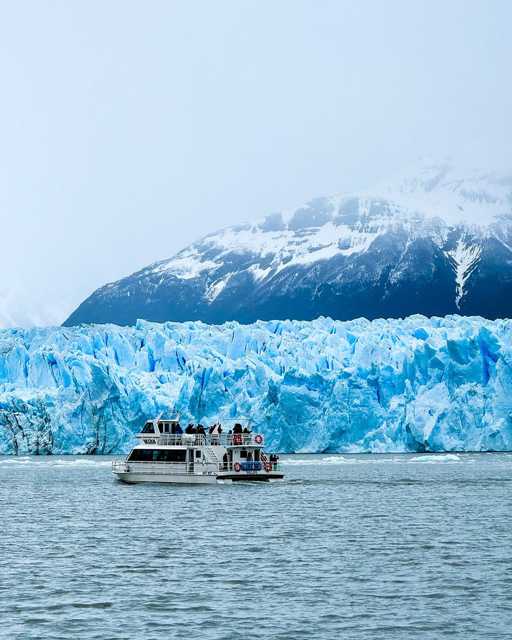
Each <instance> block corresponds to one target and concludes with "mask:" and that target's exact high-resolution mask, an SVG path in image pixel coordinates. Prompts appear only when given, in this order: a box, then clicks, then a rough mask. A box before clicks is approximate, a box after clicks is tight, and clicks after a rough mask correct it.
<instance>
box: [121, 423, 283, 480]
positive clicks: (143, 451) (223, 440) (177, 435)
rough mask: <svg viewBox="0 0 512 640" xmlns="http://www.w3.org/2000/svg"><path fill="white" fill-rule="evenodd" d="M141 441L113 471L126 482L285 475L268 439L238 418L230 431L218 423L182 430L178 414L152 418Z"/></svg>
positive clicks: (275, 476) (144, 430)
mask: <svg viewBox="0 0 512 640" xmlns="http://www.w3.org/2000/svg"><path fill="white" fill-rule="evenodd" d="M137 438H138V439H139V440H140V443H139V444H138V445H137V446H135V447H134V448H133V449H132V450H131V452H130V454H129V455H128V456H127V457H126V459H125V460H123V461H114V462H113V463H112V473H113V474H114V475H115V476H116V477H117V478H118V479H119V480H122V481H123V482H128V483H132V484H133V483H138V482H165V483H170V484H215V483H217V482H218V481H222V482H237V481H238V482H239V481H245V482H249V481H252V482H255V481H258V482H269V481H271V480H282V479H283V474H282V472H281V470H280V467H279V464H278V461H279V457H278V456H277V455H275V454H266V453H265V452H264V450H263V442H264V438H263V436H262V435H261V434H260V433H252V432H251V431H250V430H249V429H248V428H247V427H246V428H245V429H243V428H242V425H241V424H240V423H238V422H235V424H234V426H233V429H231V430H230V431H229V433H224V432H223V431H222V426H221V424H219V423H217V424H215V425H212V427H211V428H210V429H209V430H208V432H206V430H205V429H204V427H202V426H201V425H192V424H190V425H189V426H188V428H187V429H186V430H185V432H184V431H183V429H182V427H181V425H180V422H179V420H178V419H165V418H162V417H159V418H156V419H155V420H149V421H147V422H146V424H145V425H144V427H143V429H142V431H141V432H140V433H139V434H137Z"/></svg>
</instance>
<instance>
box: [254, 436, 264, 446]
mask: <svg viewBox="0 0 512 640" xmlns="http://www.w3.org/2000/svg"><path fill="white" fill-rule="evenodd" d="M254 442H255V443H256V444H261V443H262V442H263V438H262V437H261V435H260V434H259V433H258V434H257V435H256V436H255V437H254Z"/></svg>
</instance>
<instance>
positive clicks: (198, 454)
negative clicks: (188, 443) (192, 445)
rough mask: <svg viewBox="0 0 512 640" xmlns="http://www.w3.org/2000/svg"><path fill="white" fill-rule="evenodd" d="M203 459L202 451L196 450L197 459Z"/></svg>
mask: <svg viewBox="0 0 512 640" xmlns="http://www.w3.org/2000/svg"><path fill="white" fill-rule="evenodd" d="M200 457H201V449H196V458H200Z"/></svg>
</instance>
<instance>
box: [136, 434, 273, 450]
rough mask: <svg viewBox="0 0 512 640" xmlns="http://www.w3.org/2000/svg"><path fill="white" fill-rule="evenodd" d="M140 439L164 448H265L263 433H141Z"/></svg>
mask: <svg viewBox="0 0 512 640" xmlns="http://www.w3.org/2000/svg"><path fill="white" fill-rule="evenodd" d="M139 437H140V438H142V439H143V440H148V441H149V440H150V441H151V442H150V444H157V443H158V444H159V445H164V446H196V447H201V446H224V447H234V446H251V445H256V446H263V444H264V438H263V435H262V434H261V433H220V434H214V433H162V434H157V435H154V434H147V433H141V434H139Z"/></svg>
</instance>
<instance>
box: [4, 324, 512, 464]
mask: <svg viewBox="0 0 512 640" xmlns="http://www.w3.org/2000/svg"><path fill="white" fill-rule="evenodd" d="M160 413H164V414H166V415H171V414H179V415H180V416H181V420H182V421H183V422H188V421H201V422H203V423H204V424H208V423H210V422H211V421H214V420H217V419H220V420H221V421H222V420H230V419H232V418H235V417H244V418H250V420H251V424H252V427H253V428H254V429H256V430H258V431H261V432H263V433H264V434H265V436H266V444H267V446H268V448H271V449H276V450H279V451H283V452H293V451H295V452H402V451H488V450H493V451H496V450H498V451H500V450H509V449H512V321H509V320H497V321H488V320H484V319H482V318H462V317H458V316H448V317H446V318H432V319H428V318H425V317H423V316H412V317H410V318H407V319H405V320H375V321H372V322H369V321H367V320H364V319H360V320H353V321H350V322H338V321H333V320H330V319H326V318H320V319H318V320H315V321H312V322H298V321H272V322H257V323H255V324H252V325H239V324H237V323H236V322H229V323H227V324H224V325H222V326H210V325H205V324H203V323H201V322H188V323H172V322H168V323H166V324H154V323H149V322H145V321H139V322H137V324H136V325H135V326H133V327H117V326H114V325H92V326H87V325H84V326H80V327H73V328H62V327H59V328H45V329H26V330H22V329H14V330H2V331H0V453H6V454H12V453H15V454H18V455H25V454H27V453H54V454H60V453H120V452H124V451H127V450H129V448H130V447H131V446H132V445H133V444H134V437H133V434H134V433H135V432H136V431H137V430H138V429H139V428H140V426H141V423H142V422H143V421H144V420H146V419H147V418H148V417H154V416H156V415H158V414H160Z"/></svg>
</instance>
